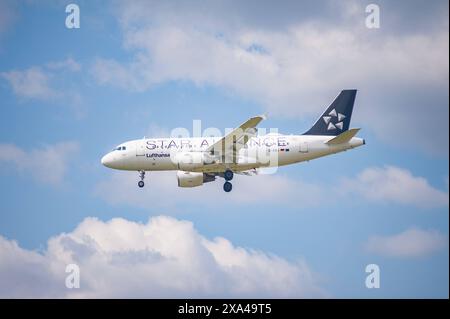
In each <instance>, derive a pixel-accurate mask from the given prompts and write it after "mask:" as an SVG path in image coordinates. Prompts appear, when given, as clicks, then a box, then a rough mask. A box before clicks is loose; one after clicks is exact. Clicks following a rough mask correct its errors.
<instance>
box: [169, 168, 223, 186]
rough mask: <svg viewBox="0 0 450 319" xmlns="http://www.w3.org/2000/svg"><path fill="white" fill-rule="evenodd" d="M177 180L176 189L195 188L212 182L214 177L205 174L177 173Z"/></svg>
mask: <svg viewBox="0 0 450 319" xmlns="http://www.w3.org/2000/svg"><path fill="white" fill-rule="evenodd" d="M177 179H178V187H197V186H202V185H203V183H208V182H212V181H214V180H215V179H216V177H215V176H214V175H210V174H205V173H196V172H185V171H178V172H177Z"/></svg>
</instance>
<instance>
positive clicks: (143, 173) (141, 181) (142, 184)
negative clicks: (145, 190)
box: [138, 171, 145, 188]
mask: <svg viewBox="0 0 450 319" xmlns="http://www.w3.org/2000/svg"><path fill="white" fill-rule="evenodd" d="M139 178H140V179H141V180H140V181H139V182H138V186H139V187H140V188H142V187H144V185H145V184H144V178H145V171H139Z"/></svg>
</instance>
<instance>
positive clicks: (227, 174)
mask: <svg viewBox="0 0 450 319" xmlns="http://www.w3.org/2000/svg"><path fill="white" fill-rule="evenodd" d="M233 176H234V174H233V171H231V170H229V169H227V170H226V171H225V172H224V173H223V178H224V179H225V181H226V182H225V184H223V190H224V191H225V192H227V193H229V192H231V190H232V189H233V184H231V183H230V181H231V180H232V179H233Z"/></svg>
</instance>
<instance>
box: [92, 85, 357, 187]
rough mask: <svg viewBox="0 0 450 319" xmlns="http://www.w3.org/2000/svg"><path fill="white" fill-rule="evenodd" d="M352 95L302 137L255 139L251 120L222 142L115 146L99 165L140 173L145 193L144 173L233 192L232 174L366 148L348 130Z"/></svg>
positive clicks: (273, 135)
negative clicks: (165, 173)
mask: <svg viewBox="0 0 450 319" xmlns="http://www.w3.org/2000/svg"><path fill="white" fill-rule="evenodd" d="M356 92H357V90H355V89H351V90H343V91H341V92H340V94H339V95H338V96H337V97H336V99H335V100H334V101H333V103H331V105H330V106H329V107H328V108H327V109H326V110H325V112H324V113H323V114H322V115H321V116H320V117H319V118H318V119H317V121H316V122H315V123H314V125H313V126H312V127H311V128H310V129H309V130H308V131H306V132H305V133H303V134H301V135H282V134H278V133H269V134H265V135H259V134H258V130H257V128H256V127H257V126H258V124H259V123H260V122H261V121H262V120H263V119H265V117H264V116H255V117H252V118H250V119H249V120H247V121H246V122H244V123H243V124H241V125H240V126H239V127H238V128H236V129H234V130H233V131H231V132H230V133H229V134H227V135H225V136H224V137H191V138H189V137H188V138H183V137H179V138H153V139H152V138H150V139H149V138H143V139H138V140H132V141H127V142H124V143H121V144H120V145H118V146H117V147H116V148H115V149H114V150H113V151H111V152H109V153H107V154H106V155H105V156H103V158H102V159H101V163H102V164H103V165H104V166H106V167H108V168H112V169H117V170H127V171H137V172H139V178H140V180H139V181H138V186H139V187H140V188H142V187H144V178H145V172H148V171H167V170H173V171H177V173H176V176H177V180H178V186H179V187H197V186H201V185H203V184H204V183H209V182H213V181H215V180H216V178H217V177H221V178H223V179H224V180H225V183H224V184H223V190H224V191H225V192H230V191H231V190H232V187H233V186H232V184H231V180H232V179H233V176H234V174H242V175H256V174H258V172H259V170H261V169H264V168H270V167H278V166H284V165H290V164H294V163H300V162H304V161H310V160H313V159H316V158H319V157H323V156H327V155H332V154H335V153H338V152H342V151H346V150H349V149H353V148H356V147H359V146H362V145H364V144H365V140H364V139H362V138H359V137H355V136H356V134H357V133H358V131H359V130H360V129H359V128H352V129H349V126H350V119H351V116H352V111H353V105H354V103H355V97H356Z"/></svg>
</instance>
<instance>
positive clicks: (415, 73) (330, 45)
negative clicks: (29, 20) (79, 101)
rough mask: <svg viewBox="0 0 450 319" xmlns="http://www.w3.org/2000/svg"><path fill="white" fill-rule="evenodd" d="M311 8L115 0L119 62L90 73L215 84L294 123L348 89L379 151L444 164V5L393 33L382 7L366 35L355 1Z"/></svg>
mask: <svg viewBox="0 0 450 319" xmlns="http://www.w3.org/2000/svg"><path fill="white" fill-rule="evenodd" d="M254 5H255V6H256V7H259V5H260V4H259V3H258V4H254ZM315 6H316V10H315V9H314V8H310V6H308V5H306V4H304V3H303V2H302V3H301V5H296V4H295V3H292V2H289V1H288V2H286V3H285V4H284V5H282V6H280V5H278V4H277V5H268V4H266V5H263V7H264V9H263V10H261V12H256V11H255V10H251V9H252V5H250V4H247V3H245V4H242V3H241V2H236V3H232V5H231V4H228V5H227V4H226V3H221V2H219V3H203V4H202V5H192V3H191V4H190V3H189V2H183V1H182V2H180V3H178V2H177V4H176V7H175V5H172V4H161V3H158V2H151V1H150V2H148V1H134V2H132V3H129V2H121V3H120V5H119V9H117V10H116V12H117V16H118V21H119V22H120V24H121V26H122V31H123V43H124V47H125V49H126V50H127V52H128V53H129V59H127V61H128V62H123V61H118V60H114V59H111V58H109V57H104V58H99V59H97V60H96V61H95V63H94V64H93V66H92V74H93V76H94V78H95V79H96V80H97V82H98V83H100V84H103V85H112V86H116V87H120V88H123V89H127V90H132V91H144V90H147V89H149V88H151V87H152V86H154V85H156V84H159V83H165V82H170V81H191V82H193V83H195V84H197V85H199V86H204V85H213V86H216V87H220V88H224V89H225V90H228V91H231V92H235V93H237V94H239V95H241V96H243V97H245V98H250V99H253V100H255V101H257V102H259V103H261V104H262V105H263V106H264V107H265V108H266V109H267V110H268V113H269V114H274V115H277V116H288V117H298V118H303V117H305V116H309V117H311V118H313V117H314V118H315V117H317V115H318V114H319V112H320V111H322V110H323V108H324V107H325V106H326V105H327V104H328V103H330V102H331V100H332V99H333V97H335V96H336V95H337V94H338V92H339V91H340V90H341V89H343V88H358V89H360V95H359V96H360V97H359V98H358V100H357V104H358V105H357V108H356V110H355V117H356V114H357V118H358V122H359V123H362V125H363V126H364V127H366V128H369V129H371V130H373V131H374V132H375V134H376V135H377V136H378V137H379V138H381V139H382V140H384V141H385V142H388V143H396V142H397V141H399V140H401V141H402V145H404V146H410V147H411V146H414V147H417V145H419V146H420V147H421V148H422V149H423V150H426V151H430V152H433V153H439V154H444V155H446V156H448V135H449V134H448V130H449V126H448V120H447V119H448V90H447V88H448V79H449V77H448V69H449V64H448V54H449V40H448V15H447V16H446V15H445V14H441V12H442V10H446V11H448V4H446V3H445V2H439V3H438V5H435V6H432V8H433V10H432V12H431V13H429V15H427V16H426V17H425V18H421V23H422V26H423V27H422V28H411V29H410V30H408V31H404V30H403V32H400V31H399V30H402V28H401V26H400V25H393V24H392V23H389V22H390V21H392V20H393V19H392V18H396V19H403V18H405V17H404V15H406V14H405V13H404V11H405V10H404V8H403V7H401V6H396V5H393V4H391V3H389V2H385V3H383V4H382V7H381V10H382V12H383V21H386V24H384V25H382V27H381V29H379V30H376V31H375V30H369V29H367V28H366V27H365V26H364V18H365V6H364V5H363V3H362V2H358V1H350V2H346V3H345V4H337V3H335V2H332V1H322V2H317V3H315ZM280 7H283V8H280ZM291 7H295V8H291ZM312 7H313V6H312ZM253 9H254V8H253ZM295 10H296V11H295ZM414 10H419V11H421V8H409V10H408V11H414ZM398 16H399V17H400V18H399V17H398ZM394 20H395V19H394ZM416 20H417V19H416ZM418 127H420V130H417V129H415V128H418ZM393 136H395V139H393Z"/></svg>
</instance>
